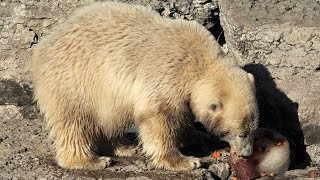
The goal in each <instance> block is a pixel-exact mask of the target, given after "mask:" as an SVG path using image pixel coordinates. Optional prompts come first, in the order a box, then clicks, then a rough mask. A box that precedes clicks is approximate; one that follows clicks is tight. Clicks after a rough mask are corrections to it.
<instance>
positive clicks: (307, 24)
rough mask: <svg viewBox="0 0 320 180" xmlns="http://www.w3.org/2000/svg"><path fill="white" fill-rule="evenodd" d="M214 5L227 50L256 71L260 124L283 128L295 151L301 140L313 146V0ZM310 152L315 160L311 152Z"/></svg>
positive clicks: (317, 20)
mask: <svg viewBox="0 0 320 180" xmlns="http://www.w3.org/2000/svg"><path fill="white" fill-rule="evenodd" d="M219 6H220V13H221V14H220V20H221V24H222V26H223V29H224V35H225V37H226V42H227V46H228V49H229V51H230V52H231V53H232V54H233V55H234V56H236V57H237V59H238V60H239V61H240V62H241V63H242V64H243V65H245V68H246V69H247V70H248V71H250V72H252V73H253V74H254V75H255V76H256V80H257V82H256V84H257V86H258V91H257V93H258V96H259V97H258V98H259V105H260V110H261V111H262V112H261V116H262V122H261V125H262V126H264V127H269V128H274V129H277V130H279V131H280V132H282V133H283V134H285V135H286V136H287V137H288V138H289V139H290V140H291V145H292V147H293V150H294V153H295V154H299V155H301V154H302V151H304V150H303V149H304V147H303V143H304V142H305V143H306V145H313V146H312V147H311V146H310V147H309V146H308V147H307V149H308V151H309V152H311V151H316V150H315V148H314V147H315V146H317V147H319V144H320V138H319V133H320V128H319V125H320V124H319V122H320V105H319V102H320V46H319V45H320V13H319V12H320V3H319V1H313V0H306V1H292V0H284V1H276V0H267V1H262V0H257V1H251V0H240V1H235V0H225V1H219ZM301 130H302V131H303V134H302V132H301ZM302 135H304V138H303V137H302ZM317 144H318V145H317ZM318 152H319V150H318ZM310 156H311V159H312V160H315V161H317V162H318V163H319V158H317V156H316V154H315V153H313V154H310ZM303 158H305V157H303Z"/></svg>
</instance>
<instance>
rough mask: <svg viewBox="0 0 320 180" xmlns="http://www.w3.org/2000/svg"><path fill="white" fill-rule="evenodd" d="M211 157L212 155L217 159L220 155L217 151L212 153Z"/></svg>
mask: <svg viewBox="0 0 320 180" xmlns="http://www.w3.org/2000/svg"><path fill="white" fill-rule="evenodd" d="M211 155H212V157H214V158H218V157H220V156H221V153H220V152H218V151H214V152H213V153H212V154H211Z"/></svg>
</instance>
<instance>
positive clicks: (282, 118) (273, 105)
mask: <svg viewBox="0 0 320 180" xmlns="http://www.w3.org/2000/svg"><path fill="white" fill-rule="evenodd" d="M243 68H244V69H245V70H246V71H248V72H250V73H252V74H253V76H254V77H255V85H256V89H257V92H256V94H257V100H258V106H259V111H260V123H259V127H264V128H269V129H274V130H276V131H278V132H280V133H281V134H283V135H284V136H285V137H286V138H287V139H288V141H289V143H290V149H291V155H290V159H291V164H290V169H299V168H305V167H306V166H308V165H309V164H310V162H311V159H310V157H309V155H308V153H307V152H306V146H305V144H304V134H303V131H302V129H301V124H300V121H299V117H298V108H299V104H298V103H296V102H293V101H292V100H290V99H289V97H288V96H287V95H286V94H285V93H284V92H282V91H281V90H279V89H278V88H277V85H276V83H275V82H274V80H273V78H272V77H271V75H270V72H269V71H268V70H267V68H266V67H265V66H263V65H261V64H248V65H245V66H244V67H243Z"/></svg>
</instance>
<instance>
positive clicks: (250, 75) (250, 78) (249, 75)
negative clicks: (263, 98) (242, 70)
mask: <svg viewBox="0 0 320 180" xmlns="http://www.w3.org/2000/svg"><path fill="white" fill-rule="evenodd" d="M248 78H249V81H250V82H252V83H254V77H253V75H252V74H251V73H248Z"/></svg>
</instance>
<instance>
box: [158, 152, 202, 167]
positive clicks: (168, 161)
mask: <svg viewBox="0 0 320 180" xmlns="http://www.w3.org/2000/svg"><path fill="white" fill-rule="evenodd" d="M166 157H167V158H161V159H158V160H156V161H153V162H154V164H155V165H156V166H157V167H158V168H164V169H166V170H171V171H190V170H193V169H197V168H199V167H200V166H201V163H200V160H199V158H195V157H186V156H179V157H174V156H171V157H170V156H166Z"/></svg>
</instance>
